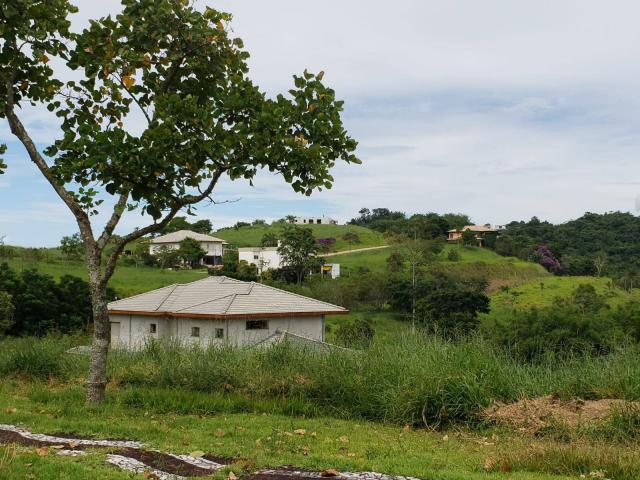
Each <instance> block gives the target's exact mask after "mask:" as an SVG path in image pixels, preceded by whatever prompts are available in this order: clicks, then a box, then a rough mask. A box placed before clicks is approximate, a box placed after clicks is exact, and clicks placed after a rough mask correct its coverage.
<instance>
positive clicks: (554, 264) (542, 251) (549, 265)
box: [532, 245, 564, 275]
mask: <svg viewBox="0 0 640 480" xmlns="http://www.w3.org/2000/svg"><path fill="white" fill-rule="evenodd" d="M532 257H533V260H534V261H536V262H538V263H539V264H540V265H542V266H543V267H544V268H545V269H547V271H549V272H551V273H553V274H555V275H562V274H563V273H564V268H563V267H562V264H561V263H560V260H558V259H557V258H556V257H555V256H554V255H553V253H551V250H549V247H547V246H546V245H540V246H539V247H538V248H537V249H536V250H535V252H533V256H532Z"/></svg>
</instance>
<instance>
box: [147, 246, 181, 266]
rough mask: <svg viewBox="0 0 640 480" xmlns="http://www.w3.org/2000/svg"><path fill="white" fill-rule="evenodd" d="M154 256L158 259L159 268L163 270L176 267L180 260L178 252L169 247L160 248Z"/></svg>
mask: <svg viewBox="0 0 640 480" xmlns="http://www.w3.org/2000/svg"><path fill="white" fill-rule="evenodd" d="M153 256H154V257H155V258H156V260H157V262H158V266H159V267H160V268H163V269H164V268H173V267H175V266H176V265H177V264H178V261H179V260H180V256H179V255H178V250H176V249H175V248H171V247H168V246H167V245H162V246H161V247H160V248H158V249H157V250H156V251H155V253H154V254H153Z"/></svg>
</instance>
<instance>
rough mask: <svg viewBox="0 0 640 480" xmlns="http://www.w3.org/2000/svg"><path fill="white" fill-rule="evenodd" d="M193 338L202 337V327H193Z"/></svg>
mask: <svg viewBox="0 0 640 480" xmlns="http://www.w3.org/2000/svg"><path fill="white" fill-rule="evenodd" d="M191 336H192V337H199V336H200V327H191Z"/></svg>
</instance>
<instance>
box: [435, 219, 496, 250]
mask: <svg viewBox="0 0 640 480" xmlns="http://www.w3.org/2000/svg"><path fill="white" fill-rule="evenodd" d="M467 230H470V231H472V232H474V233H475V234H476V240H477V241H478V246H479V247H482V246H483V245H484V239H485V237H486V236H488V235H497V234H498V233H499V232H500V229H499V228H497V227H492V226H491V225H488V224H487V225H466V226H465V227H463V228H461V229H453V230H449V231H448V232H447V233H448V236H447V240H448V241H449V242H457V241H459V240H460V239H461V238H462V234H463V233H464V232H465V231H467Z"/></svg>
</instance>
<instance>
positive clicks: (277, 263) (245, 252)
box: [238, 248, 282, 273]
mask: <svg viewBox="0 0 640 480" xmlns="http://www.w3.org/2000/svg"><path fill="white" fill-rule="evenodd" d="M256 256H257V257H258V258H255V257H256ZM238 260H244V261H246V262H247V263H249V264H252V263H253V264H254V265H255V266H256V267H258V273H262V271H263V270H270V269H273V270H275V269H278V268H280V267H281V266H282V260H281V257H280V254H279V253H278V251H277V250H276V249H262V248H239V249H238Z"/></svg>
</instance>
